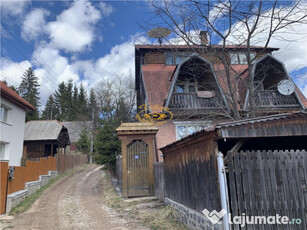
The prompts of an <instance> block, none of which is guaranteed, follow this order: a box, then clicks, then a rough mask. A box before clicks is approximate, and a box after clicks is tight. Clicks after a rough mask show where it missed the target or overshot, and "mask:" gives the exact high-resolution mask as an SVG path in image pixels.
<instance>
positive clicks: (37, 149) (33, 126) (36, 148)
mask: <svg viewBox="0 0 307 230" xmlns="http://www.w3.org/2000/svg"><path fill="white" fill-rule="evenodd" d="M69 145H70V139H69V134H68V130H67V128H66V127H65V126H64V125H63V124H62V123H61V122H59V121H57V120H37V121H29V122H27V123H26V125H25V130H24V146H25V151H26V158H27V159H33V158H39V157H48V156H54V155H55V154H57V153H63V154H65V153H67V146H69Z"/></svg>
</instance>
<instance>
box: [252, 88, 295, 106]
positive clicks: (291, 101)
mask: <svg viewBox="0 0 307 230" xmlns="http://www.w3.org/2000/svg"><path fill="white" fill-rule="evenodd" d="M255 104H256V106H257V107H258V108H290V107H299V106H300V104H299V102H298V100H297V98H296V97H295V95H294V93H293V94H291V95H289V96H285V95H282V94H280V93H279V92H278V91H277V90H265V91H258V92H255Z"/></svg>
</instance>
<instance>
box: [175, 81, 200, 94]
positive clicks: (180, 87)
mask: <svg viewBox="0 0 307 230" xmlns="http://www.w3.org/2000/svg"><path fill="white" fill-rule="evenodd" d="M196 91H197V85H196V83H193V82H184V83H178V84H176V88H175V92H176V93H195V92H196Z"/></svg>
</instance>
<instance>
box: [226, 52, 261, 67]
mask: <svg viewBox="0 0 307 230" xmlns="http://www.w3.org/2000/svg"><path fill="white" fill-rule="evenodd" d="M255 56H256V54H255V53H254V52H251V53H250V59H251V60H253V59H254V58H255ZM230 63H231V64H232V65H246V64H247V53H244V52H239V53H230Z"/></svg>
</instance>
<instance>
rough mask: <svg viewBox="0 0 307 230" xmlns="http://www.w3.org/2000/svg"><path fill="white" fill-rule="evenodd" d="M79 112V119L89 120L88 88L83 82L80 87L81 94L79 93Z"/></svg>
mask: <svg viewBox="0 0 307 230" xmlns="http://www.w3.org/2000/svg"><path fill="white" fill-rule="evenodd" d="M77 105H78V112H79V113H78V114H77V119H78V120H87V118H88V107H87V96H86V90H85V88H84V86H83V84H82V82H81V84H80V88H79V95H78V101H77Z"/></svg>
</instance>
